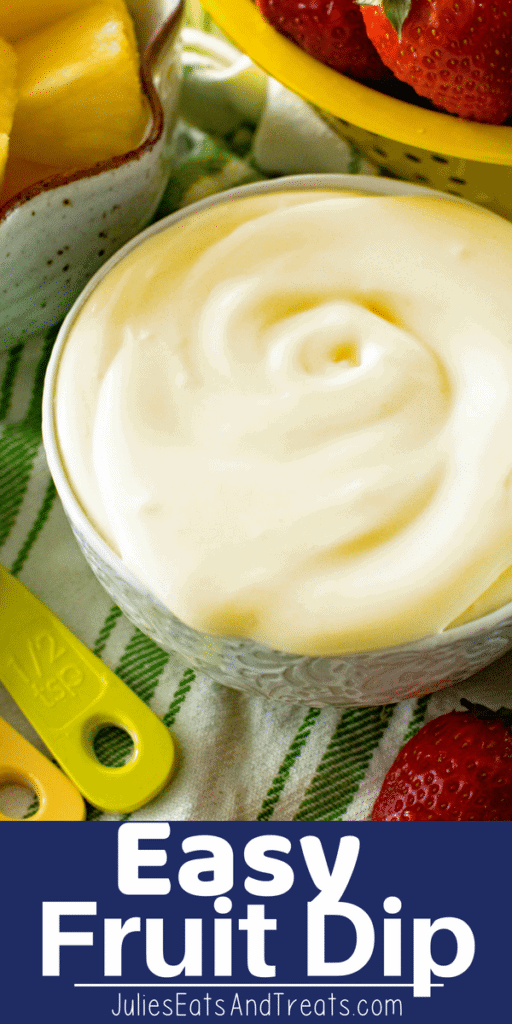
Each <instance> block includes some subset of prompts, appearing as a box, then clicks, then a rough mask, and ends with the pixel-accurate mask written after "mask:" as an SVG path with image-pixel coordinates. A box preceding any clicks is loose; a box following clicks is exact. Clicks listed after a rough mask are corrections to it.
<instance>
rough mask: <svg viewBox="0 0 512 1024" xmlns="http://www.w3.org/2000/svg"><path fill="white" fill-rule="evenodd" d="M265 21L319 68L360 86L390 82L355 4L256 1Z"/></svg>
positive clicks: (314, 0)
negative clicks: (348, 79)
mask: <svg viewBox="0 0 512 1024" xmlns="http://www.w3.org/2000/svg"><path fill="white" fill-rule="evenodd" d="M256 5H257V7H258V8H259V10H260V12H261V14H262V15H263V17H264V18H265V20H266V21H268V22H270V24H271V25H273V27H274V28H276V29H277V30H278V32H281V33H282V35H285V36H288V38H289V39H292V40H293V42H295V43H297V45H298V46H300V48H301V49H302V50H305V51H306V53H309V54H310V56H312V57H316V59H317V60H319V61H321V62H322V64H328V65H329V67H331V68H335V70H336V71H341V72H343V74H345V75H348V76H349V77H350V78H355V79H357V80H358V81H361V82H380V81H381V80H384V81H386V79H388V78H390V77H391V76H390V75H389V71H388V70H387V68H385V67H384V65H383V63H382V61H381V59H380V57H379V56H378V54H377V53H376V51H375V49H374V48H373V46H372V44H371V43H370V41H369V39H368V36H367V35H366V31H365V27H364V23H363V17H362V14H361V11H360V9H359V7H358V6H357V4H356V3H355V0H256Z"/></svg>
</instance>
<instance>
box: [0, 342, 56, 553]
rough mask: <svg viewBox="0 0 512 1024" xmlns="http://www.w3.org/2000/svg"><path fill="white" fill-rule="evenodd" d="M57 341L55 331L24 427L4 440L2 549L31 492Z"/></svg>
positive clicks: (8, 431) (0, 443) (0, 451)
mask: <svg viewBox="0 0 512 1024" xmlns="http://www.w3.org/2000/svg"><path fill="white" fill-rule="evenodd" d="M54 340H55V331H51V332H50V333H49V334H48V335H47V337H46V340H45V344H44V347H43V351H42V353H41V357H40V359H39V363H38V365H37V369H36V373H35V376H34V387H33V392H32V398H31V401H30V406H29V409H28V412H27V415H26V417H25V419H24V420H23V421H22V422H21V423H12V424H9V425H8V426H6V428H5V430H4V432H3V434H2V436H1V437H0V494H1V495H2V503H1V507H0V547H2V545H3V544H5V541H6V540H7V537H8V536H9V533H10V532H11V530H12V527H13V526H14V523H15V522H16V518H17V516H18V513H19V511H20V508H21V505H22V502H23V498H24V496H25V493H26V491H27V487H28V483H29V480H30V474H31V472H32V469H33V465H34V459H35V457H36V454H37V451H38V448H39V445H40V444H41V398H42V393H43V382H44V374H45V370H46V364H47V362H48V357H49V355H50V352H51V349H52V346H53V343H54Z"/></svg>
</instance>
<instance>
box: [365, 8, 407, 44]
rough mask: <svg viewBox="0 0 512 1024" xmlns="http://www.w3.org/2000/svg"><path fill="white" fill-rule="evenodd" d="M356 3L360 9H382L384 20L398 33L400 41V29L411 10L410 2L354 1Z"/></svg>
mask: <svg viewBox="0 0 512 1024" xmlns="http://www.w3.org/2000/svg"><path fill="white" fill-rule="evenodd" d="M356 2H357V3H358V4H359V5H360V6H362V7H364V6H367V7H382V10H383V13H384V14H385V15H386V18H387V19H388V21H389V22H390V24H391V25H392V26H393V28H394V29H395V31H396V32H397V33H398V38H399V39H400V40H401V39H402V27H403V24H404V21H405V19H406V18H407V16H408V14H409V12H410V10H411V3H412V0H356Z"/></svg>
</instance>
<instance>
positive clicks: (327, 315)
mask: <svg viewBox="0 0 512 1024" xmlns="http://www.w3.org/2000/svg"><path fill="white" fill-rule="evenodd" d="M56 427H57V436H58V438H59V444H60V447H61V453H62V456H63V461H64V465H65V467H66V471H67V474H68V476H69V481H70V483H71V486H72V488H73V490H74V492H75V494H76V496H77V497H78V499H79V501H80V503H81V505H82V507H83V508H84V510H85V512H86V514H87V516H88V517H89V518H90V520H91V521H92V523H93V525H94V526H95V527H96V528H97V530H98V531H99V532H100V533H101V534H102V536H103V537H104V538H105V540H106V541H107V542H108V543H109V545H110V546H111V547H112V548H113V549H114V550H115V551H116V552H117V553H118V554H119V555H120V557H121V558H122V559H123V561H124V562H125V563H126V564H127V565H128V566H129V567H130V568H131V570H132V571H133V572H134V573H135V575H136V576H137V577H138V578H139V579H140V580H141V581H142V582H143V583H144V584H146V585H147V586H148V588H149V589H150V590H151V591H152V592H153V593H154V594H155V595H156V596H157V597H158V598H160V600H161V601H162V602H163V603H164V604H166V605H167V606H168V607H169V608H170V609H171V610H172V611H173V612H174V613H175V614H176V615H177V616H178V617H179V618H181V619H182V620H183V621H184V622H186V623H187V624H188V625H190V626H192V627H194V628H196V629H198V630H200V631H203V632H207V633H219V634H223V635H229V636H242V637H252V638H253V639H255V640H258V641H260V642H261V643H264V644H267V645H268V646H269V647H273V648H276V649H278V650H282V651H287V652H295V653H298V654H301V653H305V654H320V655H325V654H338V653H342V652H345V651H358V650H370V649H373V648H376V647H386V646H390V645H394V644H400V643H405V642H408V641H411V640H415V639H418V638H420V637H423V636H426V635H430V634H433V633H437V632H439V631H441V630H444V629H446V628H447V627H448V626H450V625H453V624H454V623H459V622H462V621H465V620H467V619H471V618H474V617H477V616H479V615H481V614H484V613H486V612H488V611H491V610H493V609H494V608H496V607H499V606H500V605H501V604H503V603H504V602H505V601H508V600H510V598H511V596H512V572H509V571H508V570H509V566H511V565H512V495H511V486H512V225H510V224H509V223H507V222H506V221H503V220H501V219H500V218H498V217H496V216H494V215H493V214H490V213H488V212H486V211H484V210H478V209H476V208H473V207H470V206H465V205H463V204H460V203H457V202H452V201H447V200H446V199H442V198H439V199H437V198H428V197H375V196H361V195H351V194H344V193H339V192H332V191H316V192H315V191H313V192H276V193H267V194H262V195H258V196H252V197H247V196H246V197H244V198H238V199H234V200H231V201H229V202H226V203H221V204H218V205H215V206H212V207H209V208H204V209H202V210H198V211H195V212H194V213H193V215H192V216H186V217H184V218H183V219H182V220H180V221H178V222H176V223H174V224H171V225H169V226H166V227H164V228H163V229H162V230H161V231H159V232H158V233H157V234H153V235H152V236H151V237H148V238H147V239H146V240H145V241H143V242H142V243H141V244H139V245H137V246H136V247H135V248H134V249H133V250H132V251H131V252H130V253H129V254H128V255H127V256H125V257H124V258H123V259H122V260H121V261H120V262H119V263H118V264H117V265H116V266H115V267H114V268H113V269H112V270H110V272H109V273H108V274H107V275H106V276H105V277H104V278H103V280H102V281H101V282H100V283H99V284H98V285H97V287H96V288H95V289H94V290H93V292H92V294H91V295H90V297H89V298H88V300H87V301H86V302H85V304H84V305H83V307H82V308H81V310H80V311H79V313H78V316H77V318H76V319H75V321H74V323H73V324H72V327H71V330H70V334H69V337H68V340H67V343H66V346H65V348H64V351H63V355H62V360H61V363H60V367H59V372H58V380H57V397H56Z"/></svg>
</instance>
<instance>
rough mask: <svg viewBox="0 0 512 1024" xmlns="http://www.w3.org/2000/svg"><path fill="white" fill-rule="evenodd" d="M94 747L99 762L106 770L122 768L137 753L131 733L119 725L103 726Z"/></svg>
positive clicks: (99, 730)
mask: <svg viewBox="0 0 512 1024" xmlns="http://www.w3.org/2000/svg"><path fill="white" fill-rule="evenodd" d="M92 746H93V750H94V753H95V755H96V757H97V759H98V761H99V762H100V764H102V765H104V766H105V768H122V766H123V765H124V764H128V762H129V761H131V759H132V757H133V755H134V752H135V745H134V742H133V739H132V737H131V736H130V733H129V732H126V729H121V728H120V726H118V725H102V726H101V728H100V729H98V732H97V733H96V735H95V737H94V739H93V742H92Z"/></svg>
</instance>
